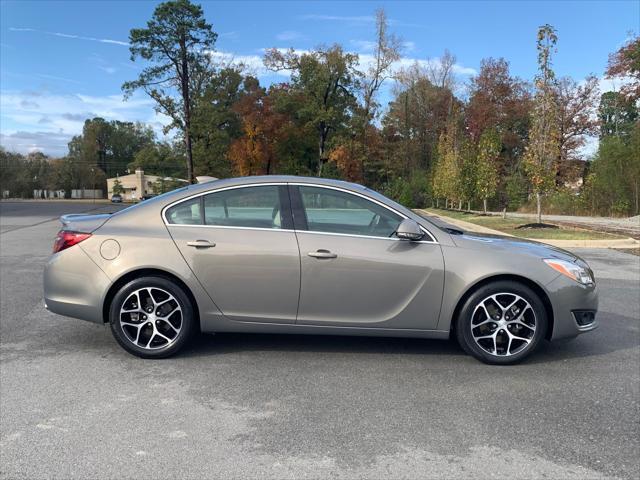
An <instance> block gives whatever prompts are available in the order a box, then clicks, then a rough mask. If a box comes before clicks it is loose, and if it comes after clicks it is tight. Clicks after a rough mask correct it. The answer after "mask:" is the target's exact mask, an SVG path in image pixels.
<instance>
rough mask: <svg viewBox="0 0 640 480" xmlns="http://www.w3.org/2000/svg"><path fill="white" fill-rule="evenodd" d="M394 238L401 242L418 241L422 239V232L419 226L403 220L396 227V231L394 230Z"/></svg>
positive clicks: (411, 221)
mask: <svg viewBox="0 0 640 480" xmlns="http://www.w3.org/2000/svg"><path fill="white" fill-rule="evenodd" d="M396 237H398V238H400V239H402V240H413V241H416V240H420V239H421V238H422V237H424V232H423V231H422V230H421V229H420V225H418V224H417V223H416V222H415V221H413V220H411V219H410V218H405V219H404V220H403V221H402V222H400V225H398V229H397V230H396Z"/></svg>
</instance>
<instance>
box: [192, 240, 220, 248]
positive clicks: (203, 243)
mask: <svg viewBox="0 0 640 480" xmlns="http://www.w3.org/2000/svg"><path fill="white" fill-rule="evenodd" d="M187 245H188V246H189V247H196V248H211V247H215V246H216V244H215V243H213V242H210V241H209V240H194V241H193V242H187Z"/></svg>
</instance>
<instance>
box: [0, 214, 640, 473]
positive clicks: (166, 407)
mask: <svg viewBox="0 0 640 480" xmlns="http://www.w3.org/2000/svg"><path fill="white" fill-rule="evenodd" d="M0 207H2V208H1V211H2V217H1V218H0V220H1V222H0V223H2V224H3V225H4V226H7V225H13V226H19V227H21V228H19V229H17V230H12V231H9V229H7V230H5V231H4V233H2V234H1V235H0V282H1V283H0V301H1V303H0V308H1V310H0V311H1V312H2V320H1V324H0V339H1V340H0V477H2V478H29V479H33V478H45V477H46V478H53V477H55V478H65V479H66V478H83V479H84V478H194V479H195V478H198V479H200V478H214V477H220V478H256V477H260V478H296V479H297V478H303V477H307V478H318V477H329V476H330V477H334V478H403V477H404V478H416V477H422V478H507V477H512V478H541V477H546V478H576V479H577V478H629V479H631V478H638V476H639V475H640V464H639V458H640V447H639V442H640V424H639V419H640V403H639V402H640V379H639V375H640V330H639V326H640V305H639V304H640V298H639V295H640V289H639V283H640V258H638V257H635V256H632V255H628V254H625V253H620V252H614V251H607V250H582V251H580V252H579V253H580V254H581V255H583V256H584V257H585V258H587V259H588V260H589V262H590V263H591V265H592V266H593V268H594V270H595V272H596V275H597V277H598V281H599V286H600V291H601V313H600V321H601V322H602V326H601V328H600V329H599V330H597V331H595V332H593V333H591V334H589V335H584V336H582V337H580V338H578V339H576V340H574V341H571V342H563V343H559V344H546V345H544V346H543V348H542V349H541V350H540V351H539V352H538V353H537V354H535V355H534V357H532V358H531V360H530V361H529V362H527V363H526V364H523V365H520V366H515V367H490V366H486V365H483V364H481V363H479V362H477V361H475V360H473V359H472V358H469V357H467V356H464V355H463V354H462V352H461V351H460V349H459V348H458V347H457V346H456V345H455V344H453V343H451V342H442V341H426V340H406V339H382V338H348V337H302V336H281V335H232V334H226V335H216V336H203V337H200V338H199V339H197V341H196V342H195V343H194V344H193V345H192V346H191V347H190V348H189V349H188V350H187V351H186V352H185V354H183V355H181V356H179V357H177V358H173V359H168V360H162V361H145V360H140V359H137V358H135V357H132V356H130V355H128V354H126V353H125V352H124V351H122V350H121V349H120V348H119V347H118V346H117V345H116V343H115V341H114V340H113V339H112V338H111V335H110V333H109V331H108V329H107V328H106V327H101V326H97V325H91V324H88V323H85V322H82V321H78V320H73V319H66V318H61V317H58V316H56V315H53V314H50V313H48V312H46V311H45V310H44V308H43V306H42V300H41V295H42V289H41V276H42V266H43V263H44V262H45V260H46V257H47V255H48V253H49V251H50V248H51V243H52V239H53V236H54V235H55V232H56V230H57V228H58V225H57V222H55V221H45V220H47V219H49V218H53V217H55V216H57V215H58V214H59V213H62V211H63V210H66V211H72V210H73V211H76V212H77V211H79V210H82V209H90V208H93V207H92V206H91V205H81V204H74V205H73V206H72V207H73V208H70V207H71V206H70V205H60V204H55V205H50V204H46V203H37V204H33V203H31V204H26V203H25V204H21V205H11V206H8V204H2V205H0ZM102 208H108V207H102ZM27 219H28V220H27ZM41 222H44V223H41ZM29 225H33V226H29Z"/></svg>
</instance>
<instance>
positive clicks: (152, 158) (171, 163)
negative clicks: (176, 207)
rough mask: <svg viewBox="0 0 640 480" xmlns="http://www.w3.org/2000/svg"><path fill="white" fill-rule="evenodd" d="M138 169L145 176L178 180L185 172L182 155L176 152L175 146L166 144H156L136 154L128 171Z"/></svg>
mask: <svg viewBox="0 0 640 480" xmlns="http://www.w3.org/2000/svg"><path fill="white" fill-rule="evenodd" d="M138 168H140V169H142V170H144V171H145V173H146V174H151V175H159V176H162V177H166V176H170V177H179V178H183V177H184V174H185V170H186V169H185V165H184V159H183V156H182V153H181V152H179V151H177V149H176V148H175V145H172V144H169V143H166V142H156V143H154V144H152V145H147V146H145V147H144V148H142V149H140V150H139V151H138V152H136V154H135V156H134V158H133V162H131V163H130V164H129V166H128V170H130V171H135V170H137V169H138Z"/></svg>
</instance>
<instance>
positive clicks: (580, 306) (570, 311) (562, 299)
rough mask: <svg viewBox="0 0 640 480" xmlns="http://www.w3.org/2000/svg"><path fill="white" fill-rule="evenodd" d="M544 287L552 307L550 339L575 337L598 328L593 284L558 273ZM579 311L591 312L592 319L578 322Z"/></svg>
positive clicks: (596, 294) (596, 293) (596, 292)
mask: <svg viewBox="0 0 640 480" xmlns="http://www.w3.org/2000/svg"><path fill="white" fill-rule="evenodd" d="M546 289H547V293H548V295H549V300H550V301H551V306H552V309H553V330H552V332H551V340H558V339H561V338H571V337H575V336H577V335H579V334H581V333H585V332H590V331H592V330H595V329H596V328H598V326H599V324H598V320H597V315H596V312H597V311H598V289H597V287H596V286H595V285H593V286H584V285H580V284H578V283H576V282H575V281H573V280H571V279H569V278H567V277H565V276H564V275H560V276H558V277H557V278H555V279H554V280H553V281H552V282H551V283H549V284H548V285H547V286H546ZM579 312H591V313H592V314H593V321H590V322H589V321H586V322H579V320H580V318H579V316H580V314H579ZM589 320H590V319H589ZM581 323H582V324H581Z"/></svg>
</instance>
